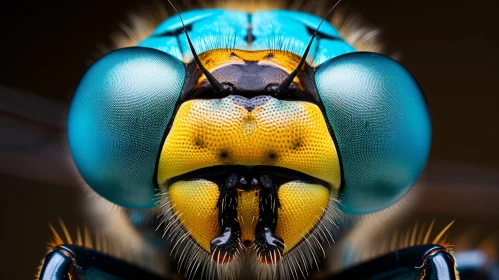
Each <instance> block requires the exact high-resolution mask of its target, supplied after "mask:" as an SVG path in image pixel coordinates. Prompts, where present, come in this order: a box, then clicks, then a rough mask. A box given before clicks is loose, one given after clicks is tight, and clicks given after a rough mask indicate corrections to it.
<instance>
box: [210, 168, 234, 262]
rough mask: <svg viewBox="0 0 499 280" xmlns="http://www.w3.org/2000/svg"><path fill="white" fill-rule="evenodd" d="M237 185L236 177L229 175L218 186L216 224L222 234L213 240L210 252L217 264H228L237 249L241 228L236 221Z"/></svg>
mask: <svg viewBox="0 0 499 280" xmlns="http://www.w3.org/2000/svg"><path fill="white" fill-rule="evenodd" d="M237 183H238V176H237V175H236V174H231V175H229V177H227V179H226V180H225V182H223V184H219V188H220V196H219V198H218V203H217V206H218V222H219V225H220V231H221V232H222V234H221V235H220V236H218V237H215V238H213V240H211V243H210V250H211V253H212V257H213V260H215V261H217V262H219V263H226V262H230V261H231V260H232V258H233V257H234V255H235V254H236V252H237V249H238V248H239V242H240V239H241V226H240V225H239V221H238V220H237V204H238V197H237V188H236V186H237Z"/></svg>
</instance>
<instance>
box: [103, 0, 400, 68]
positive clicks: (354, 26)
mask: <svg viewBox="0 0 499 280" xmlns="http://www.w3.org/2000/svg"><path fill="white" fill-rule="evenodd" d="M178 2H179V3H175V5H177V6H178V7H179V9H181V10H183V11H186V10H191V9H205V8H222V9H229V10H245V11H249V12H253V11H258V10H267V9H268V10H272V9H287V10H297V11H303V12H307V13H311V14H314V15H317V16H319V17H321V16H323V15H321V11H323V10H324V9H325V8H327V7H328V6H330V5H331V3H330V2H329V1H325V0H322V1H315V2H313V3H310V2H307V3H306V4H305V1H303V0H294V1H285V0H267V1H264V0H243V1H241V0H239V1H236V0H215V1H210V0H197V1H184V2H183V3H181V1H178ZM165 3H166V2H165ZM165 3H161V2H154V3H153V4H149V5H147V6H145V7H144V8H142V9H141V10H140V11H137V12H133V13H131V14H130V15H129V17H128V20H127V21H126V22H123V23H120V24H119V27H120V30H119V31H117V32H116V33H114V34H113V35H112V36H111V42H110V43H107V44H101V45H100V46H99V47H98V50H97V52H96V53H95V55H94V58H98V57H101V56H102V55H104V54H107V53H109V52H111V51H113V50H116V49H120V48H126V47H132V46H136V45H137V44H139V43H140V42H141V41H143V40H145V39H146V38H147V37H149V36H150V35H151V34H152V32H153V31H154V29H155V28H156V27H157V26H158V25H159V24H160V23H161V22H163V21H164V20H165V19H166V18H168V17H169V16H171V15H172V13H170V12H168V9H167V6H166V5H165ZM330 18H331V20H330V23H331V24H333V25H334V26H335V27H336V28H337V29H338V31H339V33H340V35H341V36H342V38H343V39H344V40H345V41H346V42H347V43H349V44H350V45H352V46H353V47H354V48H355V49H356V50H358V51H367V52H376V53H384V52H385V47H384V45H383V44H382V43H381V38H380V37H381V36H380V35H381V32H380V30H379V29H377V28H374V27H372V26H370V25H369V24H366V23H365V21H364V20H363V19H362V17H360V16H359V15H355V14H353V13H350V12H347V11H345V9H343V10H342V9H339V10H338V11H335V12H333V14H332V15H331V17H330ZM392 57H394V58H396V55H393V56H392Z"/></svg>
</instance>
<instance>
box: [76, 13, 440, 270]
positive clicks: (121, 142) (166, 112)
mask: <svg viewBox="0 0 499 280" xmlns="http://www.w3.org/2000/svg"><path fill="white" fill-rule="evenodd" d="M182 17H183V19H184V22H185V27H186V30H188V31H189V35H190V37H191V38H192V43H193V44H192V46H189V42H188V41H187V37H186V36H185V34H184V33H183V32H184V31H183V30H184V29H183V27H182V24H181V23H180V21H179V19H178V18H177V17H172V18H169V19H168V20H166V21H165V22H164V23H162V24H161V25H159V26H158V28H157V29H156V31H154V33H153V34H152V35H151V37H149V38H148V39H146V40H145V41H143V42H142V43H140V44H139V46H137V47H132V48H126V49H120V50H117V51H114V52H112V53H110V54H108V55H106V56H104V57H103V58H101V59H100V60H99V61H97V62H96V63H95V64H94V65H93V66H92V67H91V68H90V69H89V70H88V72H87V73H86V74H85V76H84V77H83V79H82V81H81V82H80V85H79V86H78V88H77V90H76V93H75V97H74V100H73V102H72V105H71V110H70V115H69V130H68V131H69V142H70V147H71V151H72V154H73V157H74V160H75V163H76V165H77V167H78V169H79V171H80V173H81V175H82V176H83V178H84V179H85V181H86V182H87V183H88V184H89V185H90V186H91V187H92V188H93V189H94V190H95V191H96V192H97V193H98V194H100V195H101V196H103V197H105V198H106V199H108V200H109V201H111V202H113V203H115V204H118V205H120V206H122V207H127V208H139V209H144V208H153V207H158V208H160V209H161V211H162V213H163V214H162V216H161V217H160V219H161V220H160V224H161V225H163V226H164V228H163V229H164V233H165V234H164V236H165V238H166V239H167V240H168V241H170V242H172V248H173V250H174V251H176V252H177V254H176V255H177V256H178V257H179V258H180V264H181V265H183V266H184V268H185V269H186V270H187V271H189V272H190V275H193V274H195V271H197V270H198V269H199V268H200V267H201V268H202V269H200V270H201V271H204V272H207V273H218V275H219V276H220V277H222V278H225V277H236V276H237V275H238V273H239V272H240V271H241V270H242V268H244V267H245V266H246V265H250V266H251V267H252V269H253V271H254V273H256V274H257V275H259V276H260V277H265V276H268V275H274V274H275V273H277V274H278V275H279V276H280V277H283V278H288V277H291V276H292V277H299V276H300V275H305V274H306V270H307V269H308V267H310V266H312V265H314V264H316V263H317V262H318V257H317V255H316V253H317V252H316V251H317V250H318V249H319V250H320V249H321V248H322V246H323V244H324V243H331V242H332V240H333V236H334V235H335V233H336V231H337V228H338V227H341V225H339V222H340V217H341V214H342V213H349V214H365V213H372V212H375V211H378V210H381V209H384V208H386V207H388V206H390V205H392V204H393V203H395V202H396V201H397V200H399V199H400V198H401V197H402V196H404V194H405V193H407V191H408V190H409V189H410V187H411V186H412V185H413V183H414V182H415V180H416V179H417V177H418V176H419V174H420V173H421V171H422V169H423V167H424V165H425V162H426V159H427V156H428V152H429V146H430V138H431V126H430V119H429V114H428V110H427V106H426V101H425V99H424V97H423V95H422V93H421V90H420V88H419V86H418V84H417V82H416V81H415V80H414V78H413V77H412V76H411V75H410V74H409V73H408V72H407V71H406V70H405V69H404V68H403V67H402V66H401V65H400V64H399V63H397V62H395V61H394V60H392V59H390V58H388V57H385V56H382V55H380V54H375V53H365V52H356V51H355V49H354V48H353V47H352V46H350V45H349V44H347V43H346V42H345V41H343V39H342V38H341V37H340V35H339V34H338V31H337V30H336V29H335V28H334V27H333V26H332V25H330V24H327V23H324V24H323V26H322V27H321V29H320V30H319V31H318V32H317V34H316V35H317V36H316V38H315V40H314V41H313V43H312V44H311V45H310V50H311V52H312V53H313V57H314V59H308V60H307V62H306V63H304V64H303V67H298V68H297V65H299V63H300V61H302V59H303V57H302V54H303V50H304V49H305V47H306V46H307V44H308V42H309V40H310V37H311V35H312V34H313V33H314V30H315V29H316V28H317V25H318V24H319V22H320V21H321V19H320V18H318V17H315V16H312V15H309V14H305V13H299V12H290V11H260V12H255V13H251V14H249V13H246V12H236V11H225V10H200V11H190V12H186V13H183V14H182ZM222 34H223V35H224V36H222ZM213 38H215V39H213ZM216 38H227V39H226V40H225V39H224V40H219V41H218V42H217V41H213V40H216ZM189 48H191V50H193V49H195V48H199V49H202V50H200V51H198V52H199V55H197V54H196V53H194V56H195V58H196V59H185V58H184V54H185V53H188V51H189ZM183 58H184V60H185V61H182V60H181V59H183ZM197 59H199V61H197ZM304 61H305V60H304V59H303V62H304ZM294 70H296V71H297V75H294V76H293V74H292V73H293V71H294ZM290 77H291V78H290ZM286 79H288V82H289V83H288V84H287V85H286V86H282V85H283V84H284V83H285V82H284V81H286ZM159 234H160V235H163V232H161V233H159Z"/></svg>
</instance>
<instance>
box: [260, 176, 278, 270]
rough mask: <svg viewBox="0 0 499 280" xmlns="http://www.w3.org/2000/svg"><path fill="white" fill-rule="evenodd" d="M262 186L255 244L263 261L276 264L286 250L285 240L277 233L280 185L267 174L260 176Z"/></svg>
mask: <svg viewBox="0 0 499 280" xmlns="http://www.w3.org/2000/svg"><path fill="white" fill-rule="evenodd" d="M260 186H261V188H260V203H259V208H260V210H259V212H260V216H259V218H258V223H257V224H256V229H255V246H256V251H257V252H258V255H259V257H260V259H261V261H262V262H264V263H268V264H275V263H277V262H278V261H279V260H280V259H281V256H282V252H283V250H284V241H283V240H282V239H281V238H279V237H278V236H276V235H275V229H276V226H277V211H278V208H279V206H280V203H279V197H278V196H277V189H278V187H279V186H278V185H277V184H276V182H275V180H274V181H273V180H272V178H271V177H270V176H269V175H267V174H264V175H261V176H260Z"/></svg>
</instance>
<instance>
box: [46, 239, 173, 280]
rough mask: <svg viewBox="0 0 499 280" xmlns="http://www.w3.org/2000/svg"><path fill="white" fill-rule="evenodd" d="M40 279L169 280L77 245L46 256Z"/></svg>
mask: <svg viewBox="0 0 499 280" xmlns="http://www.w3.org/2000/svg"><path fill="white" fill-rule="evenodd" d="M38 279H39V280H72V279H76V280H80V279H102V280H113V279H123V280H128V279H130V280H131V279H151V280H160V279H163V280H166V279H168V278H162V277H160V276H158V275H154V274H152V273H150V272H148V271H146V270H143V269H142V268H139V267H137V266H135V265H132V264H129V263H127V262H124V261H122V260H119V259H116V258H114V257H111V256H109V255H106V254H103V253H100V252H97V251H94V250H92V249H89V248H85V247H80V246H76V245H59V246H57V247H55V248H54V249H53V250H52V251H51V252H50V253H48V254H47V256H46V257H45V261H44V263H43V267H42V270H41V272H40V277H39V278H38Z"/></svg>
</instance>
